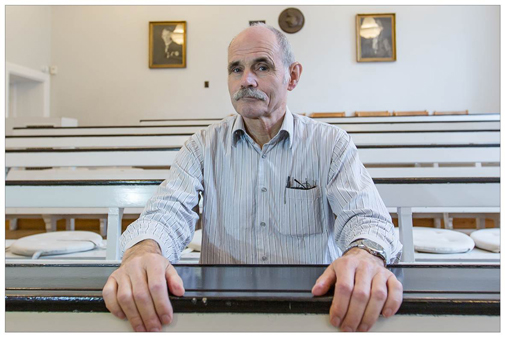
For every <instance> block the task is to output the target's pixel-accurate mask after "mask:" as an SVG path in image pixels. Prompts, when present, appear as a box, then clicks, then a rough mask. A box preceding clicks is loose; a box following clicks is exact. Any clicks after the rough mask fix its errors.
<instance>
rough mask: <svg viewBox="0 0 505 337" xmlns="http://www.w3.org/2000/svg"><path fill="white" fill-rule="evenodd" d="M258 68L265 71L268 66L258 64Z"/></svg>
mask: <svg viewBox="0 0 505 337" xmlns="http://www.w3.org/2000/svg"><path fill="white" fill-rule="evenodd" d="M258 70H259V71H267V70H268V67H267V66H259V67H258Z"/></svg>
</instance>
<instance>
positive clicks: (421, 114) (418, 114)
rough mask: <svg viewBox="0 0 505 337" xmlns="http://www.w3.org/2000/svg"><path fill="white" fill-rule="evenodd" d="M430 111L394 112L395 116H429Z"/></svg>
mask: <svg viewBox="0 0 505 337" xmlns="http://www.w3.org/2000/svg"><path fill="white" fill-rule="evenodd" d="M428 115H429V114H428V111H426V110H424V111H393V116H428Z"/></svg>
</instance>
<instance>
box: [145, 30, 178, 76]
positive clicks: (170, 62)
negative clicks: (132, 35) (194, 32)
mask: <svg viewBox="0 0 505 337" xmlns="http://www.w3.org/2000/svg"><path fill="white" fill-rule="evenodd" d="M186 30H187V24H186V21H151V22H149V68H152V69H156V68H186V43H187V42H186V41H187V40H186Z"/></svg>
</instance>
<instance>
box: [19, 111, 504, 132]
mask: <svg viewBox="0 0 505 337" xmlns="http://www.w3.org/2000/svg"><path fill="white" fill-rule="evenodd" d="M336 114H339V113H336ZM332 116H333V115H331V114H330V115H329V114H328V113H317V114H313V115H312V118H314V119H316V120H318V121H321V122H325V123H329V124H334V125H336V126H338V127H340V128H342V129H344V130H346V131H358V132H367V131H399V132H402V131H416V130H417V131H435V130H439V131H448V130H459V131H462V130H475V131H478V130H480V131H490V130H500V115H499V114H482V115H459V116H458V115H455V116H452V115H451V116H444V115H442V116H396V117H380V118H375V117H345V116H341V117H332ZM183 122H184V121H179V124H173V123H174V122H166V123H165V124H161V123H158V124H155V125H126V126H85V127H40V128H15V129H14V130H13V131H12V132H13V134H12V135H14V136H48V135H49V136H50V135H54V136H57V135H65V136H71V135H74V136H75V135H100V134H102V135H130V134H193V133H195V132H198V131H199V130H201V129H203V128H206V127H207V126H209V125H210V124H213V123H217V122H219V120H202V121H200V120H198V121H191V120H190V121H188V123H187V124H182V123H183ZM196 122H198V123H199V124H197V123H196Z"/></svg>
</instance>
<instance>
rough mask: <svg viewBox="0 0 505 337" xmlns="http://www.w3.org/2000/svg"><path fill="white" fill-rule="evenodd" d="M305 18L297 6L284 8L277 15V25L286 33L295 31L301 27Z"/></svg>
mask: <svg viewBox="0 0 505 337" xmlns="http://www.w3.org/2000/svg"><path fill="white" fill-rule="evenodd" d="M304 23H305V18H304V16H303V14H302V12H301V11H300V10H299V9H298V8H286V9H285V10H283V11H282V13H281V14H280V15H279V26H280V27H281V29H282V30H283V31H284V32H286V33H290V34H293V33H296V32H298V31H299V30H300V29H302V27H303V24H304Z"/></svg>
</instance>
